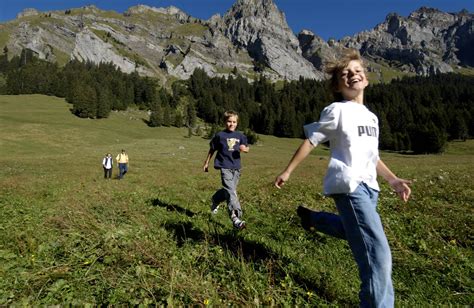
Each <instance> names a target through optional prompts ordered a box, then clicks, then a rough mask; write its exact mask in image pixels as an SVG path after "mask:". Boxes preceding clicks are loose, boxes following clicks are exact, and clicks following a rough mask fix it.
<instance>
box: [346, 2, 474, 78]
mask: <svg viewBox="0 0 474 308" xmlns="http://www.w3.org/2000/svg"><path fill="white" fill-rule="evenodd" d="M472 17H473V15H472V14H468V13H459V14H451V13H444V12H441V11H439V10H436V9H430V8H421V9H419V10H417V11H415V12H413V13H412V14H410V16H408V17H407V18H404V17H401V16H399V15H397V14H389V15H388V16H387V18H386V19H385V21H384V22H383V23H381V24H379V25H378V26H377V27H375V28H374V29H373V30H371V31H366V32H361V33H359V34H357V35H356V36H355V37H352V38H351V37H347V38H344V39H342V40H341V41H340V42H339V44H341V45H343V46H344V47H351V48H357V49H359V50H360V51H361V53H362V54H363V55H364V56H365V57H367V58H369V59H372V60H375V61H378V60H380V59H383V60H384V61H393V62H396V63H399V64H398V65H399V66H400V67H399V68H400V69H402V70H405V71H409V72H414V73H417V74H421V75H429V74H433V73H445V72H451V71H453V67H452V65H472V63H471V62H470V61H472V56H470V55H469V54H468V53H466V52H465V51H464V50H465V46H468V47H469V46H471V47H472V44H473V31H472ZM459 47H461V48H459ZM471 50H472V49H471ZM470 63H471V64H470Z"/></svg>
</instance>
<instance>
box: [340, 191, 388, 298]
mask: <svg viewBox="0 0 474 308" xmlns="http://www.w3.org/2000/svg"><path fill="white" fill-rule="evenodd" d="M332 197H333V198H334V200H335V202H336V206H337V209H338V211H339V214H340V217H341V221H342V224H343V226H344V229H345V231H346V238H347V240H348V242H349V246H350V248H351V250H352V254H353V256H354V259H355V260H356V262H357V265H358V267H359V276H360V279H361V290H360V293H359V298H360V305H361V307H393V306H394V300H395V299H394V291H393V286H392V278H391V276H392V255H391V252H390V247H389V245H388V241H387V238H386V236H385V232H384V230H383V226H382V222H381V220H380V216H379V214H378V213H377V210H376V207H377V199H378V192H377V191H375V190H373V189H371V188H369V187H368V186H367V185H366V184H364V183H362V184H360V185H359V186H358V187H357V189H356V190H355V191H354V192H353V193H350V194H337V195H333V196H332Z"/></svg>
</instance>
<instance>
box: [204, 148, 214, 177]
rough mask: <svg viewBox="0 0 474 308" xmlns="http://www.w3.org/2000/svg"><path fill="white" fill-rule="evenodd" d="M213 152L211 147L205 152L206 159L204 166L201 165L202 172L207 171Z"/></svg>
mask: <svg viewBox="0 0 474 308" xmlns="http://www.w3.org/2000/svg"><path fill="white" fill-rule="evenodd" d="M214 152H215V151H214V150H213V149H209V152H208V153H207V157H206V160H205V161H204V166H203V167H202V169H203V170H204V172H208V171H209V162H210V161H211V158H212V155H214Z"/></svg>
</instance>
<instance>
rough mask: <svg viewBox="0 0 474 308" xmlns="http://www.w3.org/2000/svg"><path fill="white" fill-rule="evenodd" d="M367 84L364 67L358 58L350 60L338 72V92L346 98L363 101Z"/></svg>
mask: <svg viewBox="0 0 474 308" xmlns="http://www.w3.org/2000/svg"><path fill="white" fill-rule="evenodd" d="M368 85H369V81H368V80H367V77H366V76H365V69H364V67H363V66H362V63H360V61H358V60H352V61H350V62H349V64H347V66H346V67H345V68H344V69H343V70H342V71H341V72H340V75H339V92H341V94H342V97H343V98H344V99H346V100H353V101H356V102H359V103H363V94H364V89H365V87H367V86H368Z"/></svg>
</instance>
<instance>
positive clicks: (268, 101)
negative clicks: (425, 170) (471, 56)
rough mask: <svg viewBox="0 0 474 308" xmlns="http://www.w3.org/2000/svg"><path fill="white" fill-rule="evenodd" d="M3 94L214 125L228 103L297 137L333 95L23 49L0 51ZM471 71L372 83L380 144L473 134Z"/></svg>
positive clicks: (412, 149)
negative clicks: (166, 84) (149, 72)
mask: <svg viewBox="0 0 474 308" xmlns="http://www.w3.org/2000/svg"><path fill="white" fill-rule="evenodd" d="M0 94H10V95H16V94H46V95H54V96H58V97H64V98H65V99H66V101H67V102H68V103H70V104H71V109H70V110H71V112H72V113H74V114H75V115H76V116H78V117H82V118H94V119H100V118H107V117H108V116H109V114H110V112H111V111H113V110H126V109H127V108H128V107H130V106H136V107H138V108H139V109H142V110H148V111H149V114H150V117H149V120H148V125H149V126H152V127H153V126H177V127H182V126H188V127H190V128H192V127H194V126H195V125H196V119H197V118H200V119H202V120H203V121H204V122H206V123H208V124H209V125H211V126H212V127H213V130H214V129H216V128H217V129H218V126H219V125H220V124H221V122H222V119H221V115H222V114H223V112H224V111H225V110H229V109H232V110H236V111H238V112H239V114H240V121H239V122H240V123H239V128H240V129H241V130H245V131H246V133H247V132H255V133H258V134H266V135H275V136H279V137H289V138H301V137H303V129H302V126H303V125H304V124H307V123H310V122H314V121H317V120H318V119H319V114H320V112H321V111H322V109H323V108H324V107H325V106H327V105H328V104H330V103H331V102H333V101H334V98H333V96H332V94H331V91H330V90H329V87H328V86H327V83H326V82H325V81H315V80H310V79H303V78H301V79H299V80H297V81H285V82H283V83H273V82H270V81H269V80H267V79H266V78H265V77H264V76H260V78H259V79H258V80H256V81H254V82H249V81H248V80H247V79H245V78H243V77H241V76H240V75H239V74H238V72H235V74H233V75H231V76H229V77H227V78H224V77H213V78H211V77H209V76H208V75H207V74H206V73H205V72H204V71H203V70H200V69H196V70H195V71H194V73H193V74H192V76H191V77H190V78H189V79H188V80H182V81H175V82H174V83H173V84H172V86H171V89H169V90H166V89H165V88H163V87H160V86H159V84H158V81H157V80H155V79H153V78H150V77H142V76H139V75H138V73H132V74H125V73H122V72H121V71H120V70H119V69H117V68H116V67H115V66H114V65H113V64H112V63H101V64H99V65H96V64H93V63H90V62H86V63H82V62H79V61H75V60H73V61H70V62H69V63H67V64H66V65H65V66H64V67H58V66H57V65H56V64H55V63H51V62H48V61H45V60H41V59H38V58H37V57H36V56H35V55H34V53H33V52H31V51H29V50H26V49H25V50H23V52H22V54H21V55H20V56H15V57H12V58H11V59H9V57H8V50H7V49H6V48H4V50H3V55H1V56H0ZM473 100H474V76H468V75H461V74H453V73H450V74H439V75H434V76H429V77H404V78H402V79H394V80H392V81H391V82H390V83H385V84H374V85H370V86H369V87H368V88H367V89H366V91H365V102H366V105H367V107H368V108H369V109H370V110H371V111H372V112H374V113H375V114H376V115H377V116H378V118H379V122H380V123H379V124H380V138H379V139H380V148H381V149H382V150H392V151H402V152H409V153H415V154H418V153H440V152H443V150H444V148H445V146H446V144H447V141H450V140H466V139H468V138H472V137H473V136H474V121H473V117H474V102H473Z"/></svg>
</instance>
